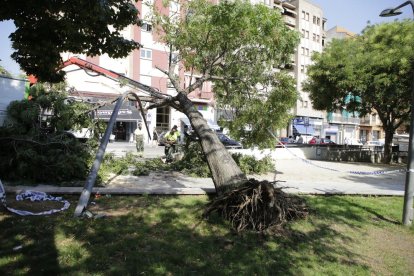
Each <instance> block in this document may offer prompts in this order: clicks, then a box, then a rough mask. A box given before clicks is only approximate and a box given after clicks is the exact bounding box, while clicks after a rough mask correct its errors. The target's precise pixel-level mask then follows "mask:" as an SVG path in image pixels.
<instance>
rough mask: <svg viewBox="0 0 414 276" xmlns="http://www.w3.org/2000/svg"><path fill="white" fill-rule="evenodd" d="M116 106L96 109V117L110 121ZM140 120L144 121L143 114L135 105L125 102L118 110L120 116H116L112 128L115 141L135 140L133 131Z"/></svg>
mask: <svg viewBox="0 0 414 276" xmlns="http://www.w3.org/2000/svg"><path fill="white" fill-rule="evenodd" d="M114 108H115V105H114V104H111V105H107V106H103V107H100V108H99V109H98V110H97V111H96V119H99V120H102V121H104V122H109V120H110V118H111V115H112V112H113V110H114ZM139 122H142V116H141V114H140V113H139V110H138V109H137V108H136V107H135V106H132V105H129V103H123V104H122V106H121V108H120V109H119V111H118V116H117V117H116V122H115V124H114V128H113V130H112V134H113V137H115V141H120V142H125V141H130V142H132V141H134V135H133V133H134V130H135V129H136V128H137V126H138V123H139Z"/></svg>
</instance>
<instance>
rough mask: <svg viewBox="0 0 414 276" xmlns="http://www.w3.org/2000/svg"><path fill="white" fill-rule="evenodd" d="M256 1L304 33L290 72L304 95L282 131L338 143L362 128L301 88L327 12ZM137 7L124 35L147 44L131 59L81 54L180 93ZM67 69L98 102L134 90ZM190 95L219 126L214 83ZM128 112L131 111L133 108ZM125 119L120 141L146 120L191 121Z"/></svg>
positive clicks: (81, 91) (158, 116) (305, 0)
mask: <svg viewBox="0 0 414 276" xmlns="http://www.w3.org/2000/svg"><path fill="white" fill-rule="evenodd" d="M251 2H252V3H254V4H257V3H262V4H265V5H267V6H268V7H269V8H272V9H278V10H279V11H280V12H281V14H282V17H283V20H284V21H285V24H286V25H287V26H288V27H289V28H291V29H295V30H297V31H298V32H299V33H300V34H301V39H300V44H299V46H298V47H297V50H296V53H295V55H294V56H293V57H292V64H291V74H292V75H293V76H294V78H295V79H296V87H297V91H298V95H299V98H298V100H297V102H296V105H295V106H294V108H293V109H292V115H293V117H294V119H293V120H292V121H291V122H290V123H289V126H288V127H287V128H286V129H285V130H283V131H282V133H281V134H282V135H286V136H287V135H292V136H296V135H298V134H302V135H304V134H305V135H306V134H307V135H310V136H314V135H315V136H320V137H330V138H331V139H332V138H333V140H334V141H338V142H339V141H340V140H341V139H343V138H344V137H345V136H344V135H343V134H341V132H340V131H341V129H345V132H346V133H348V132H350V131H351V127H352V131H353V132H352V133H359V131H360V129H359V128H358V127H356V125H358V124H357V123H356V122H354V121H352V120H351V121H352V122H351V124H350V126H351V127H349V129H348V126H346V127H345V128H343V127H342V128H341V126H340V125H338V124H335V122H336V121H335V120H336V119H337V116H336V115H335V114H331V115H330V116H328V114H327V113H326V112H324V111H317V110H315V109H313V107H312V103H311V101H310V99H309V93H308V92H305V91H303V90H302V83H303V81H305V80H306V70H307V66H308V65H310V64H311V56H312V54H313V53H314V52H322V51H323V47H324V45H325V43H326V40H327V33H326V31H325V24H326V19H325V18H324V16H323V10H322V8H321V7H319V6H318V5H315V4H313V3H312V2H311V1H309V0H290V1H286V0H285V1H281V0H252V1H251ZM149 3H150V4H154V5H155V6H156V7H157V8H158V9H159V10H160V11H161V13H163V14H166V15H170V16H177V15H179V13H180V3H179V2H175V1H171V2H170V4H169V6H167V7H165V6H163V5H162V0H150V1H149ZM136 7H137V8H138V10H139V12H140V17H141V18H143V19H144V24H142V26H141V27H137V26H130V27H128V28H126V29H125V30H124V36H125V37H127V38H133V39H134V40H135V41H137V42H139V43H141V44H142V45H143V47H142V48H141V49H139V50H135V51H133V52H132V53H131V54H130V55H129V56H128V57H126V58H123V59H112V58H109V57H108V56H106V55H102V56H99V57H82V56H81V58H84V59H87V60H89V61H91V62H93V63H95V64H97V65H100V66H102V67H104V68H107V69H111V70H113V71H116V72H118V73H122V74H124V75H125V76H127V77H129V78H131V79H134V80H137V81H139V82H141V83H143V84H146V85H149V86H152V87H154V88H156V89H158V90H159V91H161V92H163V93H166V94H170V95H175V93H176V92H175V90H174V89H173V88H172V86H171V85H170V83H169V81H168V79H167V77H166V76H165V75H164V74H163V73H162V72H161V71H160V70H158V69H157V68H161V69H167V66H168V57H169V52H168V49H167V47H165V45H164V44H163V43H161V41H160V39H159V37H158V35H157V33H156V32H154V30H153V26H152V25H151V24H150V23H149V22H145V18H147V17H148V16H149V15H150V14H151V10H150V8H149V7H148V6H147V5H145V4H143V2H142V1H139V2H137V3H136ZM338 32H339V31H338ZM69 56H70V55H69V54H66V55H64V57H66V58H68V57H69ZM66 71H67V72H68V73H67V76H68V83H69V84H70V85H72V86H73V87H74V88H75V89H74V91H76V93H77V94H78V95H81V96H82V97H89V98H90V99H91V100H99V99H100V97H101V98H102V95H104V97H103V98H108V97H116V96H117V95H119V94H121V93H124V92H125V91H127V89H129V88H127V87H120V86H119V84H118V83H115V82H114V81H112V80H108V79H105V78H104V77H100V76H97V77H94V76H90V74H87V73H85V72H84V71H79V70H78V71H76V69H75V68H71V67H68V68H66ZM176 73H177V74H178V75H179V77H180V79H181V81H182V83H184V85H188V84H189V83H190V82H194V80H195V79H196V78H197V77H198V76H196V75H192V76H190V75H189V74H187V73H186V72H184V71H183V70H179V68H178V66H176ZM189 98H191V100H192V101H193V102H194V104H195V106H196V108H197V109H198V110H199V111H200V112H201V113H202V114H203V116H204V118H205V119H206V120H207V121H208V122H210V125H211V126H214V127H217V125H216V122H217V120H218V119H219V117H220V116H224V115H223V111H222V110H216V109H215V108H214V93H213V89H212V85H211V84H210V83H205V84H204V85H203V87H202V88H200V89H198V90H197V91H194V92H193V93H191V94H190V95H189ZM125 110H126V111H125V112H127V111H128V108H126V109H125ZM121 119H122V118H120V119H118V121H117V124H116V127H115V131H116V132H117V131H119V132H120V133H122V134H120V135H117V137H118V138H119V140H120V141H122V140H130V138H131V133H132V132H133V130H134V129H135V128H136V126H137V123H138V122H139V121H141V120H146V121H147V123H148V125H149V128H150V129H151V131H152V129H156V130H157V132H158V133H160V132H162V131H165V130H167V129H169V128H171V126H173V125H178V126H181V127H183V125H184V124H186V122H188V121H186V119H185V116H184V114H182V113H180V112H178V111H176V110H174V109H171V108H169V107H162V108H157V109H152V110H149V111H148V113H147V115H146V118H142V117H140V116H136V117H131V118H130V120H124V121H122V120H121ZM329 119H330V120H329ZM123 132H125V133H123ZM115 134H116V133H115ZM352 135H354V134H352ZM147 138H149V137H147Z"/></svg>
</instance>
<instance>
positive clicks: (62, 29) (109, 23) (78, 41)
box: [0, 0, 140, 82]
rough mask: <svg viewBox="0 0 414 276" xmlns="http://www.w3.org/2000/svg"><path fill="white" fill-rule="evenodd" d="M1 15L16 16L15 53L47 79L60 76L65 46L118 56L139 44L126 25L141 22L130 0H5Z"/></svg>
mask: <svg viewBox="0 0 414 276" xmlns="http://www.w3.org/2000/svg"><path fill="white" fill-rule="evenodd" d="M0 6H1V7H2V8H1V9H0V21H3V20H13V21H14V24H15V25H16V31H15V32H13V33H12V34H11V35H10V38H11V41H12V46H13V48H14V49H16V51H15V52H14V53H13V54H12V58H13V59H14V60H15V61H16V62H17V63H19V64H20V66H21V68H22V69H23V70H24V71H26V73H27V74H33V75H35V76H37V77H38V78H39V79H40V80H42V81H53V82H56V81H61V80H63V72H58V71H57V69H58V68H59V67H60V65H61V63H62V59H61V56H60V54H61V53H63V52H72V53H79V54H80V53H84V54H87V55H89V56H95V55H101V54H104V53H106V54H108V55H109V56H110V57H114V58H119V57H124V56H126V55H128V53H130V52H131V51H132V50H133V49H136V48H138V47H139V46H140V45H139V44H138V43H137V42H135V41H133V40H127V39H125V38H124V37H123V36H122V34H121V31H122V30H123V29H124V28H125V27H127V26H129V25H131V24H137V23H139V20H138V17H137V16H138V11H137V9H136V8H135V6H134V5H133V3H132V2H131V1H129V0H110V1H101V0H90V1H82V0H74V1H70V2H67V1H63V0H58V1H48V0H39V1H21V0H16V1H15V0H13V1H12V0H0Z"/></svg>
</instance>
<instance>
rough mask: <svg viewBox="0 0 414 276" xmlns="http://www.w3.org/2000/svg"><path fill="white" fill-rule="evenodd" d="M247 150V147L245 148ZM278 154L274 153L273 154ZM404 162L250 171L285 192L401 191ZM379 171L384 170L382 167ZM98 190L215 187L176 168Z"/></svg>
mask: <svg viewBox="0 0 414 276" xmlns="http://www.w3.org/2000/svg"><path fill="white" fill-rule="evenodd" d="M163 150H164V148H163V147H158V146H153V147H151V146H148V145H146V147H145V150H144V158H156V157H161V156H162V155H163ZM246 151H248V150H246ZM107 152H113V153H114V154H115V155H117V156H122V155H125V154H126V153H127V152H132V153H134V152H136V149H135V144H133V143H117V142H115V143H110V144H108V148H107ZM275 155H277V153H276V154H275ZM404 169H405V165H398V166H397V165H395V166H393V165H378V164H369V163H345V162H324V161H311V160H306V159H302V158H298V157H294V158H290V159H289V158H288V159H276V160H275V171H274V172H272V173H268V174H267V175H262V176H250V177H254V178H257V179H261V180H268V181H276V183H275V185H276V186H278V187H283V188H284V190H285V191H286V192H289V193H301V194H361V195H398V196H402V195H404V183H405V182H404V181H405V173H404V172H401V171H399V170H404ZM379 171H385V172H387V173H382V172H379ZM5 188H6V191H7V192H19V191H22V190H25V189H32V190H38V191H44V192H47V193H51V194H59V193H62V194H72V193H80V192H81V191H82V189H83V188H81V187H51V186H46V185H40V186H36V187H25V186H18V187H10V186H6V187H5ZM93 192H99V193H101V194H206V193H214V192H215V188H214V184H213V181H212V180H211V179H210V178H192V177H188V176H185V175H183V174H181V173H178V172H153V173H150V175H149V176H131V175H129V176H123V175H120V176H115V177H114V178H112V179H111V180H110V181H109V182H108V183H107V186H106V187H105V188H94V190H93Z"/></svg>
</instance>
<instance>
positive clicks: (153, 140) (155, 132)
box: [152, 127, 158, 147]
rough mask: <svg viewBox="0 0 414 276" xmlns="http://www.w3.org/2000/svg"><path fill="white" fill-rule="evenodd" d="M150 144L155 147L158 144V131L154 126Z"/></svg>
mask: <svg viewBox="0 0 414 276" xmlns="http://www.w3.org/2000/svg"><path fill="white" fill-rule="evenodd" d="M152 144H153V145H154V146H155V147H156V146H157V145H158V132H157V129H156V128H155V127H154V128H153V129H152Z"/></svg>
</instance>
